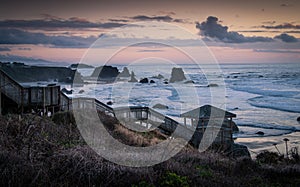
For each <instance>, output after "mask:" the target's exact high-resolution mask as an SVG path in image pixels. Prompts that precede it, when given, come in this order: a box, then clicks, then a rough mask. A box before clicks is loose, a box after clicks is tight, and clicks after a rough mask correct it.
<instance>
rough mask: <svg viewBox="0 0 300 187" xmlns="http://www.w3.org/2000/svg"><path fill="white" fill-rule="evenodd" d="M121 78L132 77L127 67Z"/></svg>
mask: <svg viewBox="0 0 300 187" xmlns="http://www.w3.org/2000/svg"><path fill="white" fill-rule="evenodd" d="M119 77H130V73H129V70H128V68H127V67H124V68H123V71H122V72H121V73H120V74H119Z"/></svg>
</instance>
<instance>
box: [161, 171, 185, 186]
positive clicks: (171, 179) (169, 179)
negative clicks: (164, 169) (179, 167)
mask: <svg viewBox="0 0 300 187" xmlns="http://www.w3.org/2000/svg"><path fill="white" fill-rule="evenodd" d="M161 186H167V187H171V186H172V187H176V186H178V187H187V186H189V183H188V179H187V177H184V176H180V175H177V174H176V173H172V172H168V173H167V174H166V175H165V176H164V177H163V180H162V182H161Z"/></svg>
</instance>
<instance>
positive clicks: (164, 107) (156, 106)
mask: <svg viewBox="0 0 300 187" xmlns="http://www.w3.org/2000/svg"><path fill="white" fill-rule="evenodd" d="M153 108H157V109H168V108H169V107H168V106H166V105H163V104H160V103H158V104H155V105H154V106H153Z"/></svg>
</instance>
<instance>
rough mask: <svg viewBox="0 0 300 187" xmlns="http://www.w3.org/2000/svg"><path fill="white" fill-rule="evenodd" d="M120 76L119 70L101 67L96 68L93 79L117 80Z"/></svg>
mask: <svg viewBox="0 0 300 187" xmlns="http://www.w3.org/2000/svg"><path fill="white" fill-rule="evenodd" d="M118 75H119V70H118V68H116V67H112V66H99V67H97V68H95V70H94V72H93V73H92V75H91V77H98V79H115V78H116V77H117V76H118Z"/></svg>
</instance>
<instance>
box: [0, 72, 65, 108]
mask: <svg viewBox="0 0 300 187" xmlns="http://www.w3.org/2000/svg"><path fill="white" fill-rule="evenodd" d="M0 91H1V93H2V94H4V95H5V96H6V97H8V98H9V99H11V100H12V101H13V102H15V103H16V104H17V105H18V108H19V110H20V111H21V113H23V112H25V110H28V109H44V110H47V109H50V108H51V109H54V108H55V107H58V106H59V105H60V86H58V85H35V86H24V85H21V84H20V83H18V82H16V81H15V80H14V79H12V78H11V77H10V76H8V75H7V74H6V73H5V72H3V71H2V70H1V69H0Z"/></svg>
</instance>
